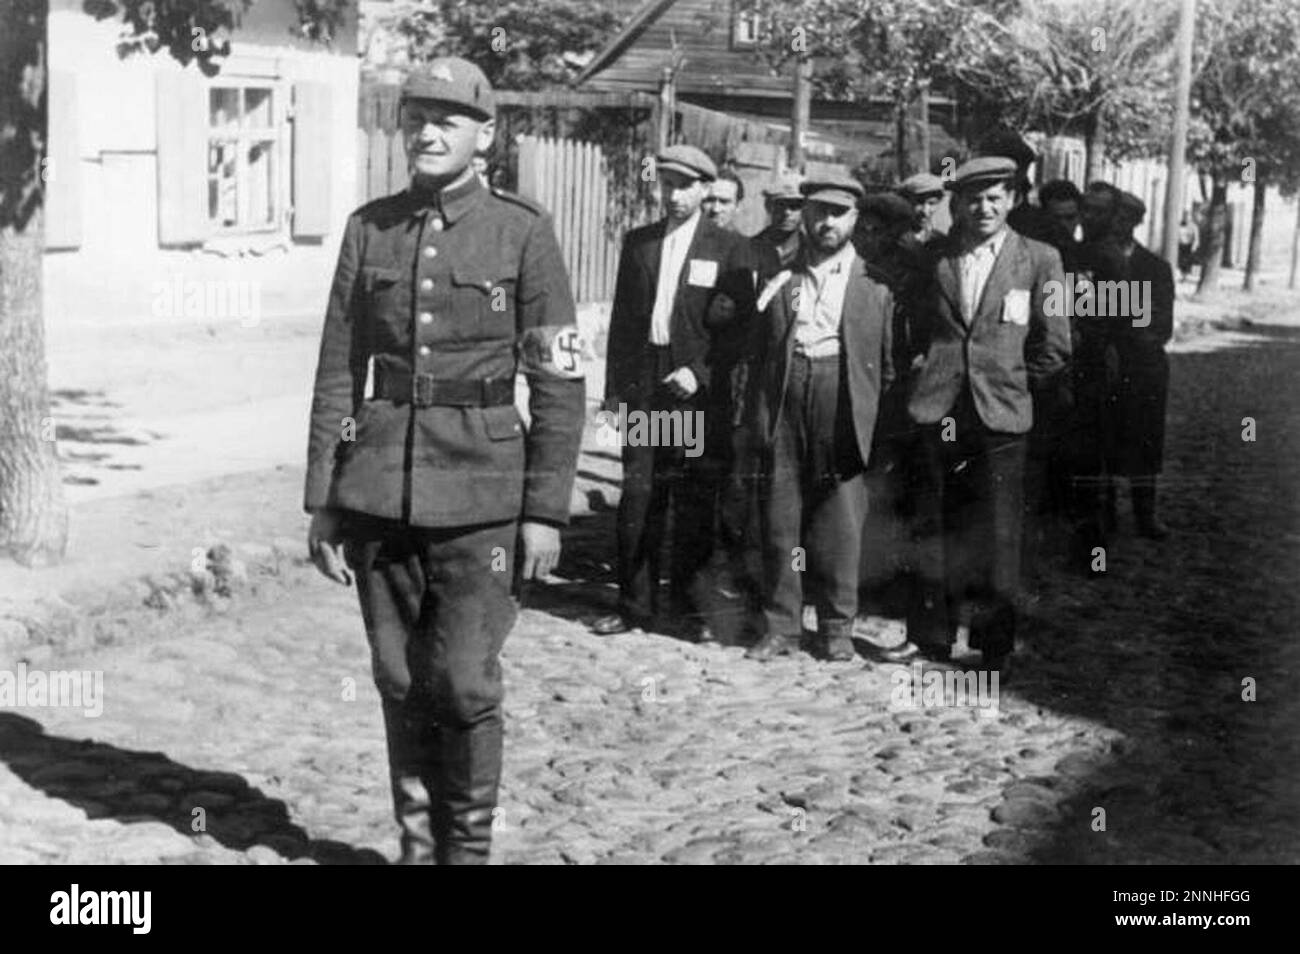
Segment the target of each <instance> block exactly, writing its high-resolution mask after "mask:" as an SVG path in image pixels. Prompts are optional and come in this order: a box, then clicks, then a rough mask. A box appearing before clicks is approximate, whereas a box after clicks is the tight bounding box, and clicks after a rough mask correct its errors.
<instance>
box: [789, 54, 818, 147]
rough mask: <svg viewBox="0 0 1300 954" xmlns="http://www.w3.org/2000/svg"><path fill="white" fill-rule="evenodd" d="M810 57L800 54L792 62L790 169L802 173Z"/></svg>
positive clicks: (806, 124)
mask: <svg viewBox="0 0 1300 954" xmlns="http://www.w3.org/2000/svg"><path fill="white" fill-rule="evenodd" d="M812 67H813V65H812V57H810V56H809V55H808V54H807V53H801V54H800V55H799V57H798V58H797V59H796V60H795V62H794V104H793V107H792V111H791V114H790V168H791V169H793V170H794V171H795V172H803V164H804V157H803V140H804V136H806V135H807V134H808V116H809V113H810V112H811V111H812Z"/></svg>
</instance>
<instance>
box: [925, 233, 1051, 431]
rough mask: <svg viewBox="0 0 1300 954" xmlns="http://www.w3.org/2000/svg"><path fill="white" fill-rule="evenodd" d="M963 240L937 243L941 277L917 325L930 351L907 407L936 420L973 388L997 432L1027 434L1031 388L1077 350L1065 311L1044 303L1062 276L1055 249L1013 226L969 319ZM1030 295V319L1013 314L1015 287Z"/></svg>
mask: <svg viewBox="0 0 1300 954" xmlns="http://www.w3.org/2000/svg"><path fill="white" fill-rule="evenodd" d="M959 252H960V247H959V245H958V244H957V240H956V239H955V238H950V239H949V240H947V241H946V242H945V243H944V244H943V245H942V246H940V247H939V248H938V249H937V250H936V262H935V281H934V283H933V288H932V290H931V292H930V295H929V299H928V307H927V308H926V309H925V311H924V313H923V314H922V315H921V316H920V321H919V323H918V325H917V327H916V346H917V349H918V351H919V352H920V353H922V354H924V355H925V357H924V359H923V362H922V364H921V366H920V368H918V369H917V372H916V375H915V377H914V378H913V381H912V384H911V389H910V394H909V397H908V403H907V409H908V413H909V414H910V416H911V418H912V420H913V421H915V422H916V423H918V424H936V423H938V422H939V421H941V420H942V419H943V418H944V416H945V415H947V414H948V412H949V411H951V410H952V408H953V406H954V405H955V404H956V403H957V399H958V397H959V396H960V395H961V392H962V389H963V388H969V389H970V391H971V396H972V397H973V399H974V404H975V409H976V411H977V412H978V414H979V416H980V420H981V421H982V422H983V423H984V425H985V426H986V427H988V428H989V429H990V430H992V431H997V432H1001V433H1007V434H1024V433H1027V432H1028V431H1029V429H1030V428H1031V426H1032V425H1033V419H1034V412H1033V400H1032V397H1031V388H1037V387H1043V386H1047V385H1048V384H1049V383H1051V382H1053V381H1055V380H1056V376H1057V375H1059V374H1060V372H1061V371H1062V370H1063V369H1064V368H1065V366H1066V362H1067V361H1068V360H1069V357H1070V326H1069V322H1068V320H1067V319H1066V317H1065V315H1064V314H1061V315H1049V314H1047V312H1046V310H1045V308H1044V302H1045V299H1046V296H1047V295H1048V294H1049V293H1050V291H1051V289H1052V287H1054V286H1051V285H1049V284H1048V283H1049V282H1059V283H1063V282H1064V280H1065V276H1064V272H1063V270H1062V268H1061V257H1060V255H1058V254H1057V252H1056V250H1055V249H1054V248H1052V247H1051V246H1049V245H1045V244H1043V243H1042V242H1036V241H1034V240H1032V239H1027V238H1025V237H1023V236H1022V235H1019V234H1018V233H1016V232H1015V231H1014V230H1008V232H1007V235H1006V238H1005V240H1004V241H1003V243H1002V248H1001V250H1000V252H999V253H998V257H997V259H996V260H995V261H994V263H993V270H992V272H991V273H990V274H989V279H988V283H987V284H986V285H985V286H984V293H983V295H982V297H981V298H980V301H979V304H978V306H977V307H976V309H975V315H974V317H973V319H972V320H971V322H970V324H969V325H968V324H967V323H966V321H965V319H964V318H963V317H962V313H961V279H960V272H959V270H958V256H959ZM1013 292H1015V293H1023V294H1026V295H1028V299H1029V301H1028V314H1027V315H1025V316H1024V319H1025V320H1024V322H1023V323H1019V322H1018V321H1015V320H1004V319H1008V318H1010V317H1011V314H1012V313H1011V312H1009V311H1008V308H1007V302H1008V300H1009V295H1010V293H1013Z"/></svg>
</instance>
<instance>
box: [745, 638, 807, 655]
mask: <svg viewBox="0 0 1300 954" xmlns="http://www.w3.org/2000/svg"><path fill="white" fill-rule="evenodd" d="M798 651H799V637H798V636H786V635H783V634H780V633H768V634H767V635H766V636H764V637H763V638H762V639H760V640H759V641H758V642H757V643H755V644H754V645H753V646H752V647H750V649H749V651H748V652H746V653H745V658H746V659H757V660H758V661H759V662H767V661H768V660H769V659H772V658H773V657H775V656H789V655H792V654H794V653H796V652H798Z"/></svg>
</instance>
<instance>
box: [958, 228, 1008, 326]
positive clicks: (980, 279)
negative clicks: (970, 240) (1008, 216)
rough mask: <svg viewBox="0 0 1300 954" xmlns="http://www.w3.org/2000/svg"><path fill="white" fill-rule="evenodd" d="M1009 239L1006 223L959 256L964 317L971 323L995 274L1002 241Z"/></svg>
mask: <svg viewBox="0 0 1300 954" xmlns="http://www.w3.org/2000/svg"><path fill="white" fill-rule="evenodd" d="M1006 240H1007V228H1006V226H1005V225H1004V226H1003V227H1002V228H1000V229H999V230H998V231H997V234H996V235H991V236H989V237H988V238H987V239H985V240H984V241H983V242H981V243H980V244H979V245H976V246H975V247H974V248H972V249H970V250H969V251H966V252H963V253H962V254H961V255H960V256H959V257H958V258H957V269H958V272H959V273H960V275H961V310H962V313H963V314H962V317H963V318H965V319H966V323H967V324H969V323H970V322H971V321H973V320H974V318H975V309H976V308H978V307H979V304H980V296H982V295H983V294H984V286H985V285H987V284H988V283H989V275H991V274H993V263H994V262H995V261H997V257H998V253H999V252H1001V251H1002V243H1003V242H1005V241H1006Z"/></svg>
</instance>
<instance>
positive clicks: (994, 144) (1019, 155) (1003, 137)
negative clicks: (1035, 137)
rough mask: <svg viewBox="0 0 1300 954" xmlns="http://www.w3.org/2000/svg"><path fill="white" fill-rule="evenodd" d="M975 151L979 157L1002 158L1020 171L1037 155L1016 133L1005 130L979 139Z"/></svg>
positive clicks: (995, 131)
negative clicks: (1010, 161) (1013, 164)
mask: <svg viewBox="0 0 1300 954" xmlns="http://www.w3.org/2000/svg"><path fill="white" fill-rule="evenodd" d="M975 151H976V152H978V153H979V154H980V155H981V156H1003V157H1005V158H1007V159H1010V160H1012V161H1013V162H1014V163H1015V164H1016V166H1017V168H1021V169H1023V168H1026V167H1027V166H1028V165H1029V164H1030V163H1031V162H1033V161H1034V160H1035V159H1037V158H1038V153H1036V152H1034V149H1033V147H1032V146H1031V145H1029V143H1027V142H1025V140H1024V138H1023V137H1022V136H1021V135H1020V134H1019V133H1018V132H1016V131H1015V130H1012V129H1005V128H1004V129H995V130H994V131H993V132H991V133H989V134H988V135H987V136H985V137H984V138H983V139H981V140H980V143H979V146H978V147H977V148H976V150H975Z"/></svg>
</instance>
